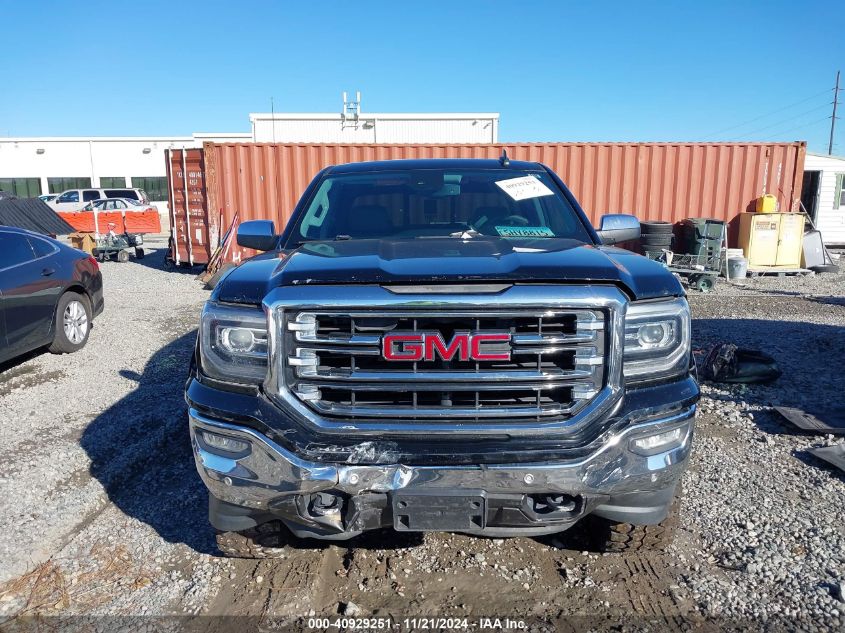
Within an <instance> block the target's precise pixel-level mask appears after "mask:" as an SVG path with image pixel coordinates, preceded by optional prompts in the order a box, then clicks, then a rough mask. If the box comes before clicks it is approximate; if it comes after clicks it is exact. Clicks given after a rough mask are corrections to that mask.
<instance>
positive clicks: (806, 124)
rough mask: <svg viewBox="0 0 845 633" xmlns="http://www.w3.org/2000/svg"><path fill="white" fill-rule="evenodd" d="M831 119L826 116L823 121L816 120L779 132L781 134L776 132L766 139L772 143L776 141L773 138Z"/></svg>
mask: <svg viewBox="0 0 845 633" xmlns="http://www.w3.org/2000/svg"><path fill="white" fill-rule="evenodd" d="M829 118H830V117H829V116H824V117H822V118H821V119H816V120H814V121H808V122H807V123H802V124H800V125H796V126H793V127H790V128H787V129H785V130H781V131H779V132H774V133H773V134H771V135H770V136H768V137H766V140H767V141H772V140H774V139H773V137H774V136H780V135H782V134H786V133H788V132H792V131H793V130H800V129H802V128H805V127H810V126H811V125H818V124H819V123H821V122H822V121H827V120H828V119H829Z"/></svg>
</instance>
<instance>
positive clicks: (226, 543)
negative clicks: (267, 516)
mask: <svg viewBox="0 0 845 633" xmlns="http://www.w3.org/2000/svg"><path fill="white" fill-rule="evenodd" d="M216 538H217V549H219V550H220V553H222V554H223V555H224V556H227V557H229V558H279V557H281V556H283V555H284V553H285V545H286V544H287V543H288V541H289V540H290V538H291V535H290V532H288V529H287V528H286V527H285V526H284V524H283V523H282V522H281V521H268V522H267V523H262V524H261V525H259V526H257V527H254V528H250V529H248V530H243V531H241V532H221V531H219V530H218V531H217V535H216Z"/></svg>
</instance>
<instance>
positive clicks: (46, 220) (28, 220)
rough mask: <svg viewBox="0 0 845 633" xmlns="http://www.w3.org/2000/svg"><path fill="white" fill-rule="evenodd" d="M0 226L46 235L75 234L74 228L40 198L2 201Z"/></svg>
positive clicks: (0, 201) (0, 205)
mask: <svg viewBox="0 0 845 633" xmlns="http://www.w3.org/2000/svg"><path fill="white" fill-rule="evenodd" d="M0 225H3V226H12V227H17V228H21V229H27V230H29V231H34V232H36V233H43V234H44V235H66V234H68V233H73V227H72V226H71V225H70V224H68V223H67V222H65V221H64V220H63V219H61V218H60V217H59V216H58V215H56V213H55V211H53V210H52V209H51V208H50V207H49V206H48V205H47V204H45V203H44V201H42V200H39V199H38V198H6V199H4V200H0Z"/></svg>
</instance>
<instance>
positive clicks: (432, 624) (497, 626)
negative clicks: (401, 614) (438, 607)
mask: <svg viewBox="0 0 845 633" xmlns="http://www.w3.org/2000/svg"><path fill="white" fill-rule="evenodd" d="M307 628H308V629H309V630H313V631H330V630H332V629H337V630H364V631H396V630H398V631H419V630H431V631H444V630H446V631H471V630H472V631H522V630H526V629H527V626H526V623H525V621H523V620H519V619H511V618H496V617H481V618H475V619H470V618H455V617H436V616H434V617H422V616H421V617H407V618H399V619H393V618H379V617H374V618H366V617H365V618H356V617H336V618H308V621H307Z"/></svg>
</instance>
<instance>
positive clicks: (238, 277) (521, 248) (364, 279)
mask: <svg viewBox="0 0 845 633" xmlns="http://www.w3.org/2000/svg"><path fill="white" fill-rule="evenodd" d="M475 282H485V283H492V282H502V283H532V282H533V283H573V284H575V283H578V284H583V283H610V284H614V285H617V286H619V287H621V288H622V289H623V290H625V291H627V293H628V294H629V295H630V296H631V297H632V298H633V299H651V298H659V297H667V296H679V295H683V294H684V290H683V288H682V286H681V284H680V283H679V282H678V280H677V279H676V278H675V276H674V275H672V274H671V273H670V272H669V271H667V270H666V269H665V268H664V267H663V266H662V265H661V264H659V263H657V262H654V261H651V260H648V259H646V258H645V257H642V256H640V255H636V254H634V253H632V252H630V251H626V250H622V249H619V248H613V247H607V246H594V245H591V244H584V243H583V242H578V241H575V240H569V239H558V238H539V239H536V238H535V239H512V238H510V239H504V238H498V237H472V238H469V239H465V240H464V239H457V238H424V239H415V240H345V241H343V240H341V241H325V242H308V243H306V244H304V245H302V246H301V247H300V248H298V249H296V250H293V251H281V252H273V253H264V254H262V255H259V256H257V257H254V258H252V259H250V260H247V261H245V262H243V263H242V264H241V265H240V266H238V267H237V268H234V269H232V270H231V272H230V273H229V274H228V275H227V276H226V277H225V278H224V279H222V280H221V281H220V283H219V284H218V286H217V288H216V289H215V293H214V298H215V299H216V300H219V301H227V302H233V303H255V304H257V303H260V302H261V300H262V299H263V298H264V296H265V295H266V294H267V293H268V292H269V291H270V290H273V289H274V288H277V287H279V286H296V285H305V284H439V283H444V284H446V283H475Z"/></svg>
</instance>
